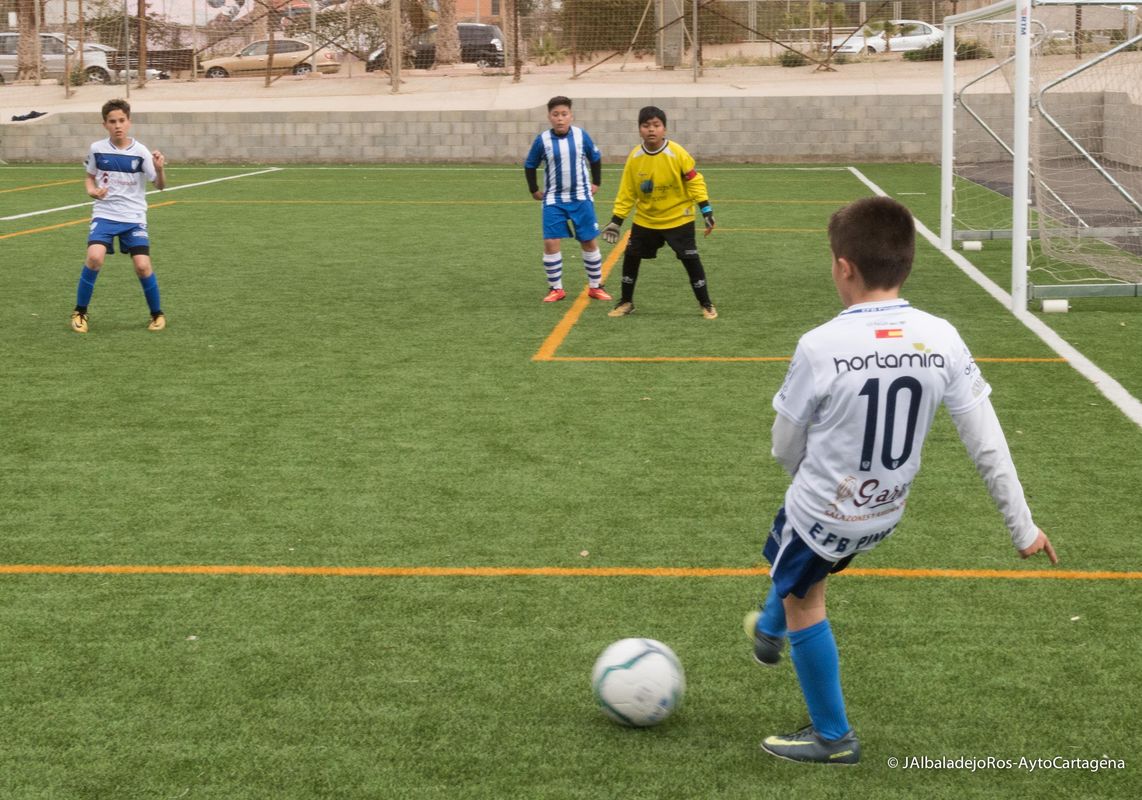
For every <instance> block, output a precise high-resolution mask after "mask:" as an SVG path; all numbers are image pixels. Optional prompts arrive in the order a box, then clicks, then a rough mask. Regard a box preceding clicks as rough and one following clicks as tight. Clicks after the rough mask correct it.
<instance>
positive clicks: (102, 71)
mask: <svg viewBox="0 0 1142 800" xmlns="http://www.w3.org/2000/svg"><path fill="white" fill-rule="evenodd" d="M19 52H20V34H19V33H15V32H4V33H0V83H11V82H12V81H14V80H16V64H17V61H18V58H19ZM40 56H41V58H40V77H41V78H46V79H48V80H52V79H58V80H61V81H62V80H64V79H65V78H66V72H67V68H66V64H67V62H68V60H70V62H71V68H72V69H73V70H74V69H78V68H79V43H78V42H76V41H74V40H70V41H68V40H65V39H64V37H63V35H62V34H59V33H41V34H40ZM83 74H84V80H86V81H87V83H110V82H111V70H110V69H108V68H107V55H106V54H105V53H103V52H102V51H101V50H98V49H96V48H94V47H92V46H90V45H88V46H87V47H84V48H83Z"/></svg>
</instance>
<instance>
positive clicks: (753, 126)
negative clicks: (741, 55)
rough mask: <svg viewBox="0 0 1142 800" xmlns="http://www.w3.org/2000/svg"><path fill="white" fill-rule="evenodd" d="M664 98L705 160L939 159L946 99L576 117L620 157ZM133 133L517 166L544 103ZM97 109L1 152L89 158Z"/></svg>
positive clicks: (306, 157) (192, 123)
mask: <svg viewBox="0 0 1142 800" xmlns="http://www.w3.org/2000/svg"><path fill="white" fill-rule="evenodd" d="M651 104H653V105H657V106H659V107H661V108H662V109H664V110H665V111H666V113H667V116H668V128H669V131H670V135H671V136H672V137H673V138H675V139H677V140H678V141H679V142H681V143H682V144H683V145H684V146H685V147H686V148H687V149H689V150H690V151H691V152H692V153H693V154H694V155H695V157H697V158H698V159H699V160H700V161H703V162H710V161H767V162H773V161H777V162H781V161H784V162H792V161H835V160H838V159H841V160H862V161H901V160H905V161H935V160H937V159H938V158H939V144H940V120H939V115H940V98H939V97H937V96H919V97H910V98H908V99H907V102H903V103H902V102H900V101H899V99H898V98H897V99H894V100H892V101H891V102H883V101H880V100H878V99H877V98H875V97H798V98H789V97H700V98H698V97H682V98H663V97H635V98H578V97H577V98H576V102H575V118H576V122H577V124H579V125H582V126H583V127H584V128H586V129H587V130H588V131H589V132H590V134H591V136H592V137H593V138H594V139H595V141H596V142H597V143H598V145H599V147H600V149H601V150H602V151H603V157H604V159H605V160H606V161H607V162H608V163H622V161H623V160H624V159H625V158H626V155H627V153H629V152H630V150H631V148H633V147H635V146H636V145H637V144H638V142H639V139H638V124H637V113H638V109H639V108H640V107H642V106H644V105H651ZM134 122H135V126H134V133H135V134H136V135H137V136H138V137H139V139H140V140H141V141H143V142H145V143H146V144H147V145H148V146H149V147H152V148H157V149H160V150H162V151H163V152H164V153H165V154H166V155H167V157H168V158H169V159H170V160H171V163H172V164H177V163H194V162H205V163H215V164H218V163H262V162H272V163H362V162H365V163H368V162H492V163H519V162H521V161H522V160H523V157H524V155H525V154H526V153H527V149H528V148H529V147H530V146H531V142H532V140H533V139H534V138H535V135H536V134H537V133H538V132H539V131H541V130H542V129H543V128H544V127H545V123H546V110H545V109H544V108H543V107H537V108H534V109H524V110H488V111H403V112H402V111H346V112H330V113H325V114H323V115H321V116H320V117H316V118H315V115H314V113H313V112H311V111H282V112H275V113H253V112H204V113H192V112H145V111H141V110H140V111H136V113H135V116H134ZM102 133H103V132H102V128H101V127H100V126H99V119H98V116H95V117H93V116H92V115H91V114H87V113H82V114H80V113H73V112H68V113H60V114H50V115H48V116H46V117H41V118H39V119H36V120H31V121H28V122H22V123H2V124H0V159H3V160H5V161H8V162H37V161H38V162H69V161H78V160H80V159H81V158H82V157H83V155H84V153H86V150H87V147H88V145H89V144H90V143H91V142H92V141H93V140H95V139H97V138H99V137H100V136H101V135H102Z"/></svg>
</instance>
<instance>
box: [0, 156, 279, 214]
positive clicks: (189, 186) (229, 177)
mask: <svg viewBox="0 0 1142 800" xmlns="http://www.w3.org/2000/svg"><path fill="white" fill-rule="evenodd" d="M281 171H282V168H281V167H270V168H269V169H262V170H258V171H257V172H243V173H242V174H240V175H227V176H225V177H222V178H211V179H210V180H208V181H198V182H197V183H184V184H182V185H180V186H172V187H171V188H169V189H152V190H151V191H149V192H147V195H152V194H160V193H161V194H169V193H170V192H177V191H179V190H181V189H194V188H196V187H198V186H206V185H208V184H211V183H221V182H222V181H233V180H237V179H239V178H252V177H254V176H255V175H266V174H269V173H271V172H281ZM93 203H94V201H90V202H87V203H75V204H73V205H70V206H59V207H57V208H45V209H41V210H40V211H28V212H27V213H24V214H13V215H12V216H10V217H0V222H9V221H11V220H14V219H27V218H28V217H38V216H40V215H42V214H54V213H56V212H57V211H70V210H71V209H73V208H85V207H87V206H90V205H92V204H93Z"/></svg>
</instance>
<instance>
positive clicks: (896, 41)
mask: <svg viewBox="0 0 1142 800" xmlns="http://www.w3.org/2000/svg"><path fill="white" fill-rule="evenodd" d="M889 23H890V25H891V26H892V27H891V30H892V37H891V38H890V39H888V38H886V37H885V35H884V30H883V29H881V30H876V29H875V28H872V27H870V26H867V25H866V26H865V27H864V28H862V29H861V30H859V31H857V32H856V33H854V34H853V35H852V36H834V37H833V52H834V53H867V54H869V55H872V54H874V53H884V52H888V51H889V50H891V51H892V52H893V53H905V52H907V51H909V50H923V49H924V48H925V47H930V46H931V45H934V44H937V43H939V42H942V41H944V32H943V31H942V30H941V29H940V28H937V27H936V26H935V25H931V24H929V23H927V22H921V21H920V20H918V19H894V20H889Z"/></svg>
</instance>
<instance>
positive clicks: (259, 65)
mask: <svg viewBox="0 0 1142 800" xmlns="http://www.w3.org/2000/svg"><path fill="white" fill-rule="evenodd" d="M273 44H274V65H273V71H274V72H276V73H283V74H284V73H286V72H292V73H293V74H294V75H304V74H306V73H308V72H313V64H312V63H311V62H312V61H313V59H311V57H310V47H309V44H308V43H307V42H303V41H301V40H300V39H274V40H273ZM269 58H270V40H269V39H262V40H260V41H257V42H252V43H251V44H248V45H246V46H245V47H243V48H242V49H241V50H239V51H238V52H237V53H235V54H234V55H232V56H225V57H223V58H211V59H208V60H206V61H201V62H199V64H198V71H199V72H201V73H202V74H203V75H205V76H206V77H207V78H229V77H230V76H231V75H243V74H246V75H249V74H254V73H259V72H261V73H264V72H265V71H266V64H267V63H268V61H269ZM316 62H317V71H318V72H323V73H324V72H336V71H337V70H338V69H340V68H341V64H340V63H339V62H338V61H337V54H336V53H334V52H333V51H332V50H329V49H328V48H324V47H323V48H321V49H319V50H318V51H317V58H316Z"/></svg>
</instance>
